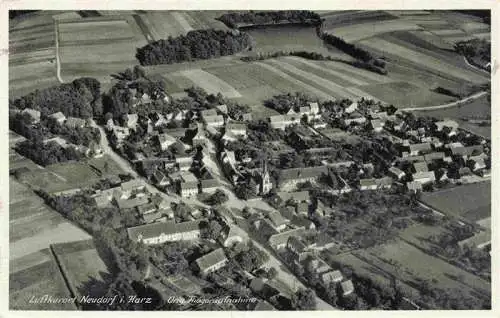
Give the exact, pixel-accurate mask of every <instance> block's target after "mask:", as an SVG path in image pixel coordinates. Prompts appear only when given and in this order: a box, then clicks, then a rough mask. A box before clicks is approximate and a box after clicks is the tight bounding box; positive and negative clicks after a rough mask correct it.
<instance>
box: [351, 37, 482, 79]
mask: <svg viewBox="0 0 500 318" xmlns="http://www.w3.org/2000/svg"><path fill="white" fill-rule="evenodd" d="M360 43H361V44H362V45H363V46H365V47H368V48H369V49H372V50H377V51H379V52H382V53H383V54H384V55H385V56H388V57H390V58H395V59H403V60H407V61H410V62H412V63H414V64H416V65H417V67H419V68H424V69H431V70H433V71H435V72H438V73H439V74H445V75H447V76H449V77H451V78H454V79H458V80H464V81H470V82H472V83H485V82H487V81H488V79H487V78H486V77H485V76H484V75H480V74H478V73H476V72H473V71H470V70H464V69H462V68H459V67H457V66H455V65H453V64H452V63H451V62H448V61H443V60H440V59H438V58H436V57H434V56H431V55H429V54H425V53H421V52H419V51H416V50H412V49H410V48H407V47H406V46H403V45H400V44H395V43H392V42H389V41H387V40H384V39H381V38H370V39H367V40H363V41H360Z"/></svg>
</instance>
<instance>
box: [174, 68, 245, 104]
mask: <svg viewBox="0 0 500 318" xmlns="http://www.w3.org/2000/svg"><path fill="white" fill-rule="evenodd" d="M181 73H182V75H183V76H185V77H186V78H188V79H189V80H190V81H192V82H193V83H194V85H195V86H199V87H201V88H203V89H204V90H206V91H207V92H208V93H210V94H217V93H221V94H222V95H224V96H226V97H228V98H238V97H241V94H240V93H239V92H238V91H237V90H236V89H234V88H233V87H232V86H231V85H229V84H228V83H226V82H225V81H223V80H221V79H220V78H218V77H217V76H214V75H212V74H210V73H208V72H205V71H203V70H201V69H193V70H189V71H182V72H181Z"/></svg>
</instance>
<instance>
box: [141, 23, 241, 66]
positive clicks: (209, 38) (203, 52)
mask: <svg viewBox="0 0 500 318" xmlns="http://www.w3.org/2000/svg"><path fill="white" fill-rule="evenodd" d="M250 46H251V38H250V36H249V35H248V34H246V33H243V32H239V31H222V30H214V29H208V30H195V31H190V32H188V33H187V34H186V35H181V36H179V37H176V38H172V37H169V38H168V39H162V40H159V41H155V42H152V43H149V44H148V45H146V46H143V47H141V48H138V49H137V54H136V58H137V59H138V60H139V62H140V63H141V65H158V64H172V63H179V62H186V61H192V60H196V59H202V60H203V59H210V58H215V57H220V56H226V55H232V54H235V53H238V52H241V51H243V50H245V49H247V48H249V47H250Z"/></svg>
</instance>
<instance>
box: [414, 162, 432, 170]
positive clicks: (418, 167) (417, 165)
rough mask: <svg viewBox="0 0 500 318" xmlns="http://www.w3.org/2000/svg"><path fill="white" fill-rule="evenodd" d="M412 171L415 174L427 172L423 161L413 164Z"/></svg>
mask: <svg viewBox="0 0 500 318" xmlns="http://www.w3.org/2000/svg"><path fill="white" fill-rule="evenodd" d="M413 169H414V170H415V172H417V173H418V172H427V171H429V168H428V167H427V163H426V162H423V161H418V162H414V163H413Z"/></svg>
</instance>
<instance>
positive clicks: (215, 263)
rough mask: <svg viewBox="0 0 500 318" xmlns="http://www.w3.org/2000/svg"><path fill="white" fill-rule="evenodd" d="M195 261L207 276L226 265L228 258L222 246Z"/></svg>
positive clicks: (202, 273) (201, 271)
mask: <svg viewBox="0 0 500 318" xmlns="http://www.w3.org/2000/svg"><path fill="white" fill-rule="evenodd" d="M195 262H196V265H197V266H198V269H199V270H200V273H201V275H203V276H205V275H207V274H209V273H211V272H214V271H216V270H218V269H220V268H222V267H224V266H226V264H227V262H228V259H227V257H226V254H224V250H223V249H222V248H218V249H216V250H214V251H212V252H210V253H208V254H206V255H203V256H202V257H200V258H198V259H197V260H196V261H195Z"/></svg>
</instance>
